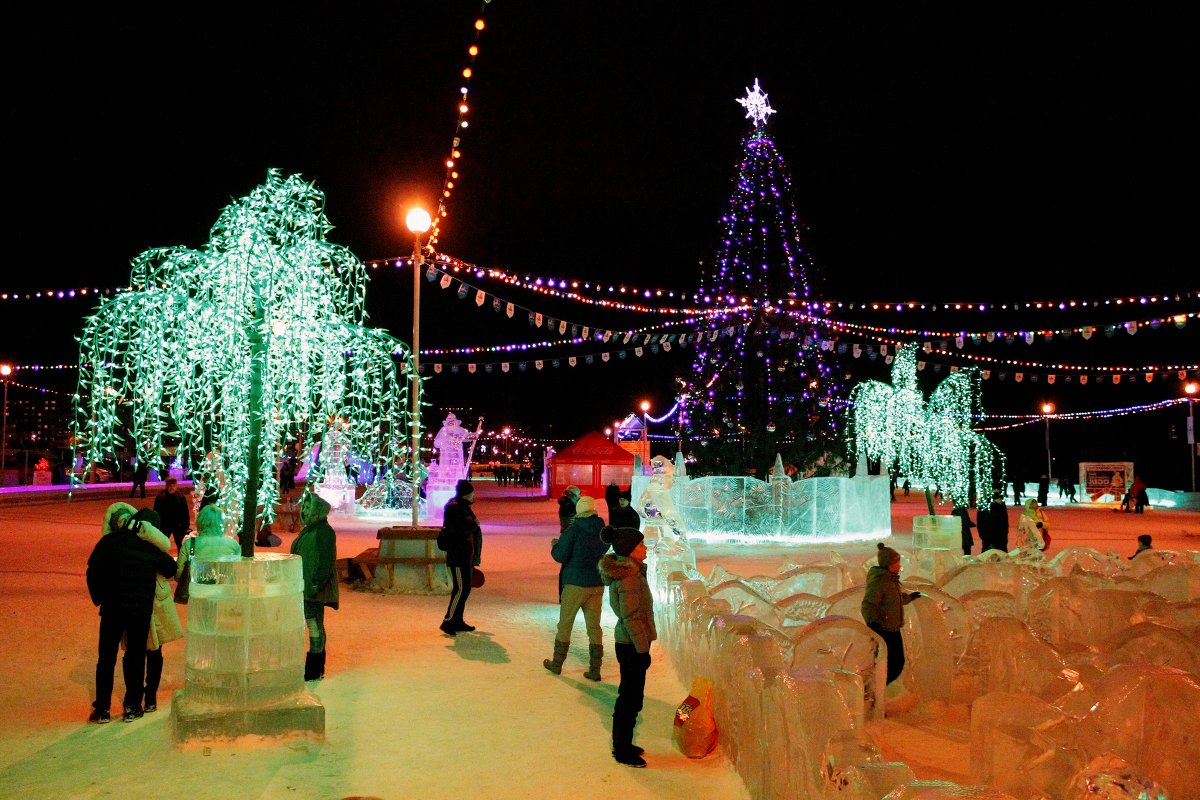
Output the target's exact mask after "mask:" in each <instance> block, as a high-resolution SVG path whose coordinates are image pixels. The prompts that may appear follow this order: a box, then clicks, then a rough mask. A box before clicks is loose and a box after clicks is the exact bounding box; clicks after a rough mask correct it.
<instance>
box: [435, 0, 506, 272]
mask: <svg viewBox="0 0 1200 800" xmlns="http://www.w3.org/2000/svg"><path fill="white" fill-rule="evenodd" d="M490 2H491V0H483V2H482V3H480V6H479V16H478V17H477V18H476V19H475V22H474V24H473V25H472V27H473V29H474V32H475V33H474V40H473V41H472V42H471V45H470V46H469V47H468V48H467V63H466V66H464V67H463V69H462V73H461V77H462V83H461V84H460V86H459V88H458V95H459V96H458V101H457V102H458V119H457V121H456V123H455V125H454V136H453V137H452V138H451V140H450V154H449V155H448V156H447V157H446V172H445V174H444V176H443V178H442V191H441V194H440V195H439V196H438V206H437V213H435V214H434V215H433V227H432V228H430V230H429V238H428V246H429V248H430V249H433V248H434V247H435V245H437V243H438V240H439V239H440V238H441V233H442V230H441V227H442V220H443V219H445V218H446V214H447V210H446V206H447V204H448V203H449V202H450V196H451V195H452V194H453V193H454V187H455V185H456V184H457V182H458V169H459V161H460V159H462V150H460V149H459V148H460V146H461V145H462V137H463V133H464V132H465V131H466V130H467V128H468V127H469V126H470V122H469V121H468V119H467V113H468V112H469V111H470V110H471V107H470V105H469V103H468V96H469V95H470V93H471V78H472V77H473V76H474V75H475V59H476V58H477V57H478V56H479V40H480V37H481V36H482V35H483V31H484V28H486V27H487V26H486V24H485V23H484V21H483V12H484V11H485V10H486V9H487V7H488V3H490Z"/></svg>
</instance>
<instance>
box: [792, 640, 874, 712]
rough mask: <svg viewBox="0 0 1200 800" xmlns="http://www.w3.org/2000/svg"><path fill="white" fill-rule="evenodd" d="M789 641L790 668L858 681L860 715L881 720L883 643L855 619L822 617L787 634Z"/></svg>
mask: <svg viewBox="0 0 1200 800" xmlns="http://www.w3.org/2000/svg"><path fill="white" fill-rule="evenodd" d="M788 636H789V638H790V639H791V640H792V667H793V669H794V668H799V667H816V668H819V669H824V670H831V671H834V670H840V671H846V672H850V673H852V674H854V675H857V676H858V677H859V678H860V679H861V680H862V685H863V704H864V712H865V713H866V715H867V717H868V719H871V720H875V721H878V720H882V719H883V707H884V689H885V687H886V686H887V648H886V646H885V645H884V643H883V640H882V639H880V638H879V636H878V635H876V634H875V632H874V631H872V630H871V629H870V628H868V627H867V626H866V625H864V624H863V623H862V621H861V620H859V619H848V618H846V617H825V618H824V619H820V620H817V621H816V622H814V623H812V624H811V625H805V626H804V627H803V628H797V629H794V630H789V631H788Z"/></svg>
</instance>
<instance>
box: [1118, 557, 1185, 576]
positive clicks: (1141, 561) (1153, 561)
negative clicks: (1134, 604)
mask: <svg viewBox="0 0 1200 800" xmlns="http://www.w3.org/2000/svg"><path fill="white" fill-rule="evenodd" d="M1188 561H1189V559H1188V558H1187V557H1186V556H1184V555H1181V554H1179V553H1177V552H1175V551H1174V550H1146V551H1145V552H1142V553H1138V557H1137V558H1135V559H1133V560H1132V561H1130V562H1129V574H1130V575H1131V576H1133V577H1135V578H1140V577H1142V576H1143V575H1145V574H1146V573H1148V572H1153V571H1154V570H1156V569H1158V568H1159V567H1165V566H1167V565H1168V564H1186V563H1188Z"/></svg>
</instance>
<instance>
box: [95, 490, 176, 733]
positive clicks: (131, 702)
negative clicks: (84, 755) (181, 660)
mask: <svg viewBox="0 0 1200 800" xmlns="http://www.w3.org/2000/svg"><path fill="white" fill-rule="evenodd" d="M139 527H140V520H137V519H135V518H134V516H133V515H131V514H129V513H128V512H127V511H122V512H119V513H114V514H113V515H112V517H110V528H109V529H110V532H109V533H107V534H106V535H104V536H102V537H100V541H98V542H96V546H95V547H94V548H93V549H92V554H91V556H90V557H89V558H88V563H87V586H88V593H89V594H90V595H91V597H92V603H93V604H94V605H97V606H99V607H100V646H99V657H98V658H97V660H96V699H95V701H94V702H93V703H92V713H91V716H90V717H88V719H89V721H91V722H97V723H105V722H108V721H109V720H110V719H111V717H110V708H109V706H110V705H111V704H112V691H113V669H114V667H116V664H117V648H118V647H120V644H121V637H122V636H124V637H125V639H126V644H125V656H124V657H123V658H122V659H121V669H122V672H123V673H124V676H125V714H124V719H125V721H126V722H133V721H134V720H135V719H137V718H138V717H140V716H142V713H143V711H142V694H143V691H144V689H145V677H146V640H147V638H148V637H149V635H150V616H151V614H152V613H153V611H154V585H155V580H156V576H158V575H162V576H163V577H174V575H175V559H173V558H171V557H170V556H169V555H167V554H166V553H164V552H163V551H162V550H160V549H158V548H157V547H155V546H154V545H153V544H151V543H150V542H148V541H144V540H143V539H140V538H138V535H137V531H138V528H139Z"/></svg>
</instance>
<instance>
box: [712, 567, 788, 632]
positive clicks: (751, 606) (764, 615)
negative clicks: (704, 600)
mask: <svg viewBox="0 0 1200 800" xmlns="http://www.w3.org/2000/svg"><path fill="white" fill-rule="evenodd" d="M708 593H709V596H710V597H712V598H714V599H716V600H725V601H727V602H728V603H729V607H730V608H731V609H733V613H735V614H745V615H747V616H751V617H754V618H755V619H758V620H761V621H762V622H765V623H766V624H768V625H771V626H772V627H776V628H778V627H780V625H781V623H782V619H781V618H780V616H779V612H778V611H777V610H776V609H775V605H774V604H773V603H772V602H771V600H770V599H769V598H766V597H763V596H762V595H761V594H759V593H758V592H756V591H755V590H754V587H752V586H750V585H748V584H747V583H746V582H745V581H743V580H736V579H735V580H731V581H726V582H725V583H722V584H721V585H720V586H714V587H713V588H712V589H710V590H709V592H708Z"/></svg>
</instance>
